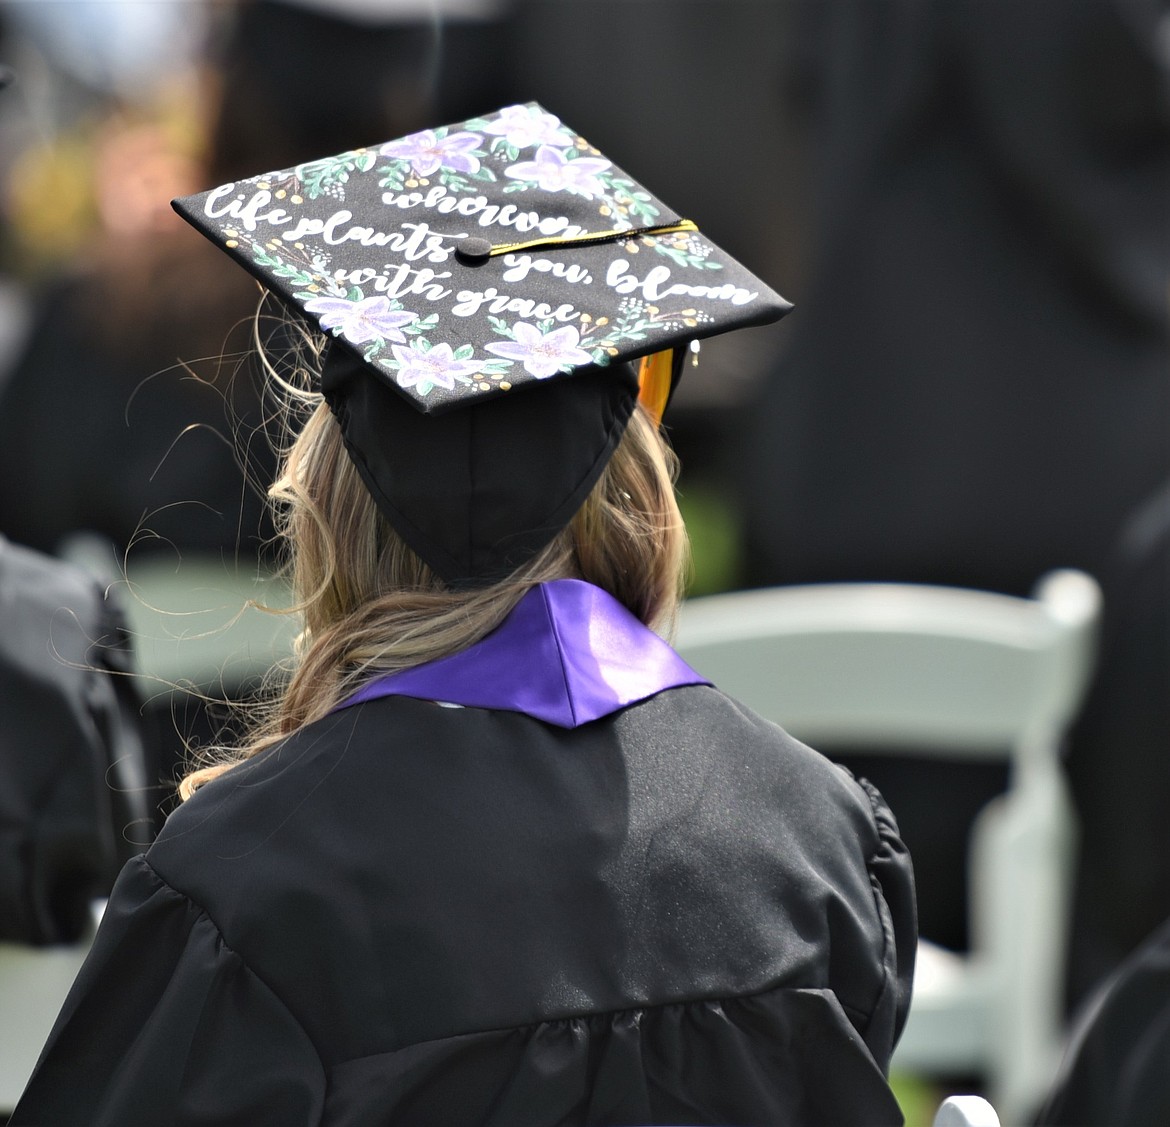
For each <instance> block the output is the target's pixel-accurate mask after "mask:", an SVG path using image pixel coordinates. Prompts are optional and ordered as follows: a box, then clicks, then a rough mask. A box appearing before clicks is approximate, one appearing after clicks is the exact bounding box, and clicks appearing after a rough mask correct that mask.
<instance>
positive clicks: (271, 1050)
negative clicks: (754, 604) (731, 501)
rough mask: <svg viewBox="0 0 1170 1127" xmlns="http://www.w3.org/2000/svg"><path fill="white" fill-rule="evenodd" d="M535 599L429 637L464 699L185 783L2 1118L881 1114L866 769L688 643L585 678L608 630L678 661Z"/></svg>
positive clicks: (889, 995) (885, 989)
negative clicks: (467, 627) (464, 633)
mask: <svg viewBox="0 0 1170 1127" xmlns="http://www.w3.org/2000/svg"><path fill="white" fill-rule="evenodd" d="M549 587H551V588H560V589H561V590H562V591H564V590H566V589H567V590H570V593H575V594H584V595H585V596H586V598H587V601H588V600H590V599H591V600H592V601H593V602H594V603H597V602H598V601H599V600H600V601H601V602H602V603H606V600H608V603H606V605H605V606H603V607H602V611H603V617H604V616H605V615H608V621H609V622H610V623H612V622H613V621H614V620H615V612H614V608H615V607H616V606H617V604H616V603H614V602H613V600H612V599H609V596H605V595H603V594H602V593H601V592H600V591H598V590H597V589H596V588H591V587H588V586H587V585H585V584H571V587H570V588H564V587H563V586H562V584H552V585H549ZM549 587H546V588H539V589H537V591H536V592H534V593H533V594H531V595H530V596H528V598H527V599H526V600H525V602H524V603H522V604H521V608H523V607H525V605H526V604H527V605H528V606H529V607H530V608H531V607H533V606H535V605H536V604H537V603H539V601H540V599H541V597H542V596H543V595H544V592H546V591H547V590H548V589H549ZM534 600H535V601H534ZM562 601H563V600H562ZM555 602H556V600H555V599H553V600H549V599H548V598H547V597H545V603H546V607H545V608H542V609H548V614H547V622H548V628H547V630H543V631H542V628H541V627H540V626H539V624H538V625H537V627H536V631H535V634H533V633H531V632H530V633H529V634H527V635H525V636H523V637H520V636H519V634H523V631H522V630H520V628H519V626H518V623H519V620H520V617H521V616H520V615H519V612H516V613H514V614H513V616H512V618H510V619H509V620H508V621H507V622H506V623H505V626H504V627H502V628H501V629H500V630H499V631H497V632H496V634H494V635H491V636H489V638H488V639H487V640H485V642H483V643H481V644H480V645H479V646H477V647H473V648H472V650H469V651H466V652H465V653H464V654H463V655H457V657H456V658H455V659H447V662H446V663H444V662H440V663H435V665H434V666H432V667H430V669H431V670H432V671H433V673H434V675H433V676H432V678H431V686H433V685H435V684H440V685H443V686H444V688H445V689H447V690H449V691H447V692H444V693H443V695H442V696H440V697H438V699H440V700H444V701H445V702H446V703H449V704H454V705H455V707H442V706H441V705H440V704H437V703H435V700H434V699H419V698H422V697H423V696H424V694H425V692H426V691H427V689H426V687H425V686H422V685H420V684H418V683H407V684H404V685H402V687H400V688H396V687H394V678H390V679H389V682H388V684H389V687H388V688H386V689H385V693H389V694H397V693H399V692H401V693H412V694H415V695H383V694H380V693H378V692H375V693H373V694H367V695H364V696H363V697H362V698H361V699H360V702H358V703H352V704H351V705H350V706H348V707H343V708H341V709H339V710H336V711H334V712H333V713H332V714H330V715H329V716H328V717H326V718H325V719H323V720H321V721H318V722H316V723H314V724H311V725H309V726H308V727H306V728H304V729H302V730H301V731H299V732H298V733H296V734H295V735H293V736H292V737H290V738H289V739H288V740H286V741H285V742H283V743H282V744H280V745H278V746H276V747H274V748H272V749H270V750H269V751H267V752H266V753H263V754H262V755H261V756H259V757H257V758H256V759H253V760H252V761H250V762H249V763H247V764H246V765H243V766H241V767H238V768H236V769H235V770H233V771H232V772H230V773H228V774H227V775H226V776H224V777H222V778H220V779H218V780H216V781H214V782H212V783H210V784H208V785H207V786H205V787H204V788H203V789H201V790H200V791H199V792H198V793H197V794H196V795H195V796H194V797H193V798H192V799H191V800H190V801H188V802H187V803H186V804H185V805H183V806H182V807H180V808H179V809H178V810H177V811H176V812H175V813H174V814H173V815H172V816H171V818H170V820H169V821H168V823H167V825H166V827H165V829H164V830H163V832H162V834H161V835H160V837H159V839H158V840H157V842H156V843H155V844H154V845H153V846H152V848H151V849H150V851H149V852H148V853H147V854H145V855H144V856H143V857H139V858H137V859H135V860H133V861H132V862H130V863H129V864H128V865H127V867H126V869H125V870H124V872H123V873H122V876H121V878H120V880H119V883H118V885H117V887H116V889H115V891H114V894H113V896H112V898H111V900H110V903H109V907H108V909H107V912H106V916H105V919H104V921H103V924H102V927H101V929H100V932H99V934H98V937H97V941H96V943H95V947H94V950H93V952H92V955H91V957H90V959H89V961H88V963H87V964H86V966H85V967H84V969H83V970H82V973H81V975H80V977H79V979H78V981H77V983H76V985H75V987H74V989H73V992H72V993H71V995H70V997H69V999H68V1001H67V1002H66V1005H65V1007H64V1009H63V1011H62V1014H61V1016H60V1017H59V1019H58V1022H57V1025H56V1027H55V1028H54V1031H53V1033H52V1035H51V1037H50V1040H49V1043H48V1045H47V1047H46V1050H45V1052H44V1053H43V1055H42V1058H41V1061H40V1063H39V1065H38V1067H37V1071H36V1073H35V1074H34V1077H33V1079H32V1081H31V1082H30V1085H29V1087H28V1089H27V1091H26V1092H25V1095H24V1097H23V1098H22V1101H21V1102H20V1104H19V1106H18V1108H17V1110H16V1112H15V1114H14V1116H13V1118H12V1120H11V1123H12V1125H13V1127H21V1125H33V1124H39V1125H48V1124H51V1125H53V1127H65V1125H68V1124H78V1125H80V1124H85V1125H87V1127H115V1125H116V1127H138V1125H141V1127H168V1125H180V1124H181V1125H183V1127H193V1125H195V1124H199V1125H210V1124H248V1125H252V1127H263V1125H268V1124H271V1125H273V1127H277V1125H279V1127H301V1125H308V1124H313V1125H317V1124H321V1125H326V1124H327V1125H329V1127H343V1125H344V1127H357V1125H361V1127H374V1125H379V1124H396V1125H397V1124H404V1125H405V1124H428V1125H437V1124H487V1125H499V1127H504V1125H507V1127H523V1125H526V1124H533V1125H536V1124H542V1125H543V1124H651V1123H673V1124H688V1123H724V1124H726V1123H735V1124H740V1125H742V1127H749V1125H751V1124H771V1123H786V1124H791V1123H835V1124H836V1123H858V1124H861V1123H864V1124H879V1123H900V1122H901V1114H900V1112H899V1110H898V1107H897V1104H896V1102H895V1101H894V1099H893V1096H892V1094H891V1093H890V1090H889V1088H888V1086H887V1084H886V1080H885V1076H884V1073H885V1070H886V1068H887V1066H888V1062H889V1058H890V1053H891V1050H892V1048H893V1045H894V1043H895V1040H896V1038H897V1035H898V1033H899V1032H900V1029H901V1026H902V1023H903V1021H904V1019H905V1014H906V1009H907V1006H908V1002H909V984H910V977H911V973H912V968H913V954H914V948H915V932H914V903H913V888H912V878H911V873H910V866H909V860H908V858H907V855H906V853H905V851H904V849H903V847H902V845H901V842H900V841H899V838H898V836H897V830H896V826H895V824H894V821H893V819H892V817H891V815H890V813H889V811H888V810H887V809H886V807H885V805H884V803H883V802H882V800H881V799H880V797H879V796H878V795H877V793H876V792H875V791H873V790H872V789H871V788H869V787H868V786H866V785H864V784H860V783H858V782H855V781H854V780H853V778H852V777H851V776H849V775H848V774H846V773H845V772H844V771H843V770H842V769H840V768H838V767H835V766H834V765H832V764H830V763H829V762H828V761H827V760H825V759H824V758H822V757H821V756H819V755H818V754H816V753H815V752H813V751H811V750H809V749H808V748H807V747H805V746H803V745H802V744H800V743H798V742H796V741H795V740H793V739H791V738H790V737H789V736H787V735H786V734H785V733H784V732H782V731H781V730H780V729H778V728H777V727H775V726H774V725H772V724H770V723H768V722H766V721H764V720H762V719H760V718H759V717H757V716H755V715H754V714H752V713H750V712H749V711H747V710H746V709H745V708H743V707H742V706H740V705H739V704H737V703H735V702H734V701H732V700H730V699H729V698H727V697H726V696H724V695H723V694H722V693H720V692H719V691H718V690H716V689H715V688H713V687H711V686H709V685H707V684H706V683H702V682H701V679H700V678H698V677H695V676H693V675H692V676H691V677H689V678H687V677H685V676H684V677H681V678H680V677H675V678H674V679H673V680H670V679H666V680H660V681H659V682H657V683H658V684H659V686H665V687H661V689H660V691H653V689H654V683H653V678H651V681H650V682H646V680H645V679H644V678H643V680H642V682H641V683H639V684H638V685H636V686H635V689H634V691H633V692H632V693H626V694H625V695H626V697H628V696H631V695H632V696H634V697H639V698H640V699H637V700H634V701H633V702H627V703H622V701H623V700H624V699H625V698H624V697H622V693H621V691H620V689H619V690H618V691H616V695H615V700H617V702H618V703H617V704H616V705H614V706H612V707H610V706H604V705H603V706H602V707H601V708H595V707H594V708H592V711H591V710H590V707H589V706H588V705H587V706H586V707H582V705H581V700H582V699H583V698H584V697H587V696H588V695H589V692H590V691H591V690H589V689H588V688H587V689H586V690H585V691H582V692H578V690H577V686H578V685H579V684H580V683H581V682H582V681H583V680H589V679H590V678H592V680H593V683H594V686H595V687H600V691H601V692H602V694H603V695H604V693H605V692H608V691H609V688H610V687H612V686H613V685H615V684H617V683H618V682H620V681H622V679H623V678H625V680H626V681H629V679H630V674H631V668H625V669H621V668H617V666H620V665H621V663H622V660H623V658H622V655H628V654H631V653H636V652H637V651H636V648H635V650H631V649H630V643H631V640H632V642H633V643H634V644H635V647H636V646H638V645H640V646H643V647H649V648H650V649H653V648H654V647H656V646H661V649H662V651H664V653H665V655H666V660H667V661H668V662H670V661H673V662H674V663H676V666H677V667H682V665H681V662H680V661H679V659H678V658H677V655H674V654H673V651H670V650H669V648H668V647H666V646H665V644H664V643H660V642H659V641H658V640H657V638H656V637H654V636H652V635H650V634H649V631H646V630H645V628H644V627H641V626H640V625H636V624H633V619H632V618H631V617H630V616H628V615H626V612H624V611H621V614H622V615H625V616H626V618H628V619H629V622H628V623H626V624H625V625H624V626H621V627H620V628H619V629H618V631H617V635H616V641H613V635H612V632H611V641H613V646H612V652H611V653H610V654H608V655H607V654H605V653H601V654H598V653H596V652H593V651H591V650H590V649H589V647H590V645H591V644H592V641H593V640H596V638H597V636H598V635H600V634H604V633H605V631H599V630H598V629H597V628H596V627H597V621H598V619H597V614H596V613H595V612H594V611H591V610H590V609H589V608H588V607H586V606H584V604H581V603H578V604H577V606H576V608H575V609H574V608H569V609H568V610H567V611H566V610H565V607H564V606H561V607H559V608H558V607H557V606H555V605H553V604H554V603H555ZM565 614H567V615H568V617H569V618H575V621H574V622H570V621H567V620H566V618H565ZM529 625H532V623H531V622H530V623H529ZM622 630H625V631H626V633H625V635H623V634H622ZM574 631H576V639H574V637H573V635H574ZM536 635H539V636H536ZM604 644H605V643H604V641H603V643H602V646H603V648H604ZM518 654H519V655H521V656H522V657H523V658H524V660H523V662H522V663H517V661H516V660H515V659H516V657H517V655H518ZM548 654H553V655H556V656H557V657H558V658H559V660H557V661H548V660H546V657H547V655H548ZM615 662H616V665H615ZM628 664H629V665H630V666H633V665H638V666H641V664H642V663H641V659H640V658H638V659H637V660H636V661H631V662H630V663H628ZM682 668H683V669H685V667H682ZM423 669H424V678H423V680H424V681H425V679H426V677H425V671H426V670H427V669H428V667H423ZM411 672H417V671H411ZM688 672H689V671H688ZM406 676H407V678H408V680H409V674H408V675H406ZM636 679H637V678H635V680H636ZM553 685H556V686H560V688H559V689H556V690H555V691H554V695H555V693H558V692H559V693H560V694H561V695H563V697H564V702H563V703H564V707H565V708H566V709H567V710H568V712H570V713H572V715H571V716H569V717H568V719H567V722H562V721H561V720H558V719H555V718H554V719H553V720H550V719H541V718H538V717H539V716H540V715H542V713H541V705H540V703H539V701H537V702H536V703H533V701H534V698H535V697H539V695H540V691H541V690H542V686H544V687H548V686H553ZM534 686H535V691H534ZM647 692H648V693H649V695H643V694H644V693H647ZM501 693H502V694H503V696H502V697H501V696H500V695H499V694H501ZM595 695H596V694H595ZM509 696H511V697H513V698H515V700H514V701H513V703H512V704H511V705H510V706H507V701H506V699H505V698H508V697H509ZM481 699H489V700H492V699H494V700H496V701H497V704H500V703H501V702H503V706H500V707H482V706H476V704H475V702H476V701H477V700H481ZM521 702H523V705H522V706H523V708H524V709H527V711H522V710H520V709H521ZM557 707H560V705H557ZM533 713H535V714H536V715H534V714H533ZM598 713H601V714H600V715H599V714H598Z"/></svg>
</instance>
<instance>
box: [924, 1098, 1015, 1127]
mask: <svg viewBox="0 0 1170 1127" xmlns="http://www.w3.org/2000/svg"><path fill="white" fill-rule="evenodd" d="M933 1127H999V1116H998V1115H997V1114H996V1112H995V1108H994V1107H992V1105H991V1104H990V1103H988V1102H987V1100H985V1099H984V1098H983V1097H982V1096H947V1098H946V1099H945V1100H943V1102H942V1103H941V1104H939V1106H938V1111H936V1112H935V1113H934V1124H933Z"/></svg>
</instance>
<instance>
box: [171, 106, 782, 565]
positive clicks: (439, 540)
mask: <svg viewBox="0 0 1170 1127" xmlns="http://www.w3.org/2000/svg"><path fill="white" fill-rule="evenodd" d="M663 143H665V141H664V142H663ZM680 144H681V142H680ZM701 158H702V154H701V153H695V154H694V155H693V158H692V159H695V160H698V159H701ZM174 207H175V209H176V210H177V211H178V212H179V214H180V215H182V216H183V218H185V219H186V220H188V222H190V223H191V224H193V225H194V226H195V227H196V228H198V229H199V230H200V231H201V232H203V233H204V234H205V235H207V237H208V238H210V239H212V240H213V241H214V242H216V243H217V244H219V245H221V246H223V247H224V248H225V249H226V250H227V251H228V253H229V254H231V255H232V256H233V257H235V258H236V259H237V260H238V261H239V262H240V263H241V264H242V265H243V266H244V267H245V268H246V269H247V270H249V271H251V272H252V273H253V274H254V275H255V276H256V277H257V278H258V279H260V281H261V282H263V283H264V285H265V286H267V287H268V288H269V289H270V290H272V291H273V292H274V293H276V294H277V295H278V296H279V297H280V298H281V299H282V300H283V301H284V302H285V303H286V304H287V305H288V306H289V307H291V308H292V309H294V310H296V311H298V312H299V313H301V314H303V315H304V316H306V317H307V318H308V319H309V320H310V321H311V322H312V323H314V324H315V325H317V326H319V327H320V328H321V329H322V330H325V331H326V332H328V333H331V334H332V336H333V338H334V339H333V341H332V342H331V344H330V348H329V352H328V355H327V357H326V360H325V365H324V371H323V375H322V388H321V390H322V392H323V393H324V395H325V397H326V399H327V400H328V401H329V403H330V406H331V407H332V408H333V411H334V413H335V414H336V416H337V418H338V420H339V421H340V423H341V426H342V429H343V432H344V434H345V439H346V445H347V448H348V449H349V452H350V455H351V457H352V458H353V460H354V463H355V464H356V465H357V467H358V469H359V470H360V472H361V473H362V476H363V479H364V480H365V482H366V484H367V485H368V486H369V488H370V490H371V492H372V493H373V495H374V497H375V499H376V500H377V502H378V504H379V507H380V508H381V509H382V510H383V512H384V513H385V514H386V516H387V517H388V519H389V520H390V521H391V523H392V524H393V525H394V527H395V528H396V529H397V531H398V532H399V533H400V535H401V536H402V537H403V539H404V540H405V541H406V542H407V543H408V544H409V545H410V546H411V547H412V548H413V549H414V550H415V551H416V552H417V553H418V554H419V555H420V556H421V557H422V558H423V559H424V560H425V561H426V562H427V563H428V564H429V565H430V566H431V567H432V568H434V570H435V571H437V572H438V574H439V575H441V576H442V577H443V578H444V579H446V580H447V581H448V582H451V583H453V584H464V585H470V584H481V583H486V582H491V581H494V580H496V579H499V578H502V577H503V576H505V575H507V574H508V573H509V572H510V571H511V570H513V569H514V568H515V567H516V566H518V565H519V564H520V563H522V562H524V560H526V559H527V558H530V557H531V556H532V555H533V554H535V552H537V551H539V550H540V548H541V547H543V546H544V545H545V544H547V543H548V542H549V541H550V540H551V539H552V538H553V537H554V536H555V535H556V533H557V532H558V531H559V529H560V528H562V527H563V526H564V525H565V524H566V523H567V522H568V520H569V519H570V518H571V517H572V515H573V513H574V512H575V511H576V510H577V508H578V507H579V506H580V505H581V503H582V502H583V501H584V499H585V497H586V496H587V495H588V493H589V490H590V489H591V488H592V487H593V485H594V483H595V482H596V481H597V478H598V476H599V475H600V473H601V471H602V469H603V468H604V466H605V463H606V462H607V461H608V459H609V456H610V454H612V452H613V449H614V447H615V446H616V444H617V442H618V440H619V439H620V437H621V434H622V432H623V431H624V429H625V425H626V423H627V421H628V419H629V416H630V414H631V412H632V410H633V407H634V403H635V401H636V399H637V397H638V393H639V372H638V366H637V365H634V364H631V363H630V362H631V361H635V360H639V359H640V358H642V357H646V356H649V355H651V354H657V353H662V352H665V351H668V350H672V349H673V350H675V358H676V359H675V362H674V363H673V365H668V366H667V371H668V372H670V373H671V374H672V377H673V378H677V375H678V370H679V368H680V366H681V365H680V363H679V359H680V358H681V355H682V353H683V351H684V348H685V346H686V345H687V343H688V342H690V341H692V340H696V339H700V338H702V337H707V336H714V335H716V334H718V333H723V332H726V331H728V330H730V329H737V328H741V327H744V326H747V325H758V324H765V323H767V322H770V321H775V320H777V319H778V318H779V317H782V316H783V315H784V314H785V313H786V312H787V311H788V310H789V308H791V307H790V305H789V303H788V302H787V301H785V300H784V299H783V298H782V297H780V296H779V295H778V294H776V293H774V292H773V291H772V290H771V289H769V288H768V287H767V286H766V285H764V283H763V282H761V281H760V280H759V279H758V278H757V277H755V276H754V275H753V274H751V273H750V272H749V271H748V270H746V269H745V268H744V267H743V266H741V265H740V264H739V263H738V262H736V261H735V260H734V259H732V258H731V257H730V256H729V255H727V254H725V253H724V252H723V251H721V250H720V249H719V248H718V247H716V246H715V245H714V244H713V243H711V242H710V241H709V240H707V239H706V238H704V237H703V235H702V234H701V233H700V232H699V231H698V230H697V229H696V227H695V225H694V223H692V222H690V221H689V220H687V219H684V218H683V217H681V216H679V215H678V214H677V213H676V212H674V211H672V210H671V209H670V208H668V207H667V206H666V205H665V204H664V203H662V202H661V201H660V200H659V199H657V198H656V197H655V196H653V195H651V194H650V192H648V191H646V189H645V188H643V187H642V186H641V185H640V184H638V183H637V182H636V181H635V180H633V179H631V178H630V177H629V176H627V175H626V174H625V173H624V172H623V171H622V170H621V169H619V168H618V167H617V166H616V165H614V164H613V163H612V162H611V161H609V160H607V159H606V158H605V157H604V156H602V154H601V153H600V152H599V151H598V150H597V149H595V148H593V147H592V146H591V145H590V144H589V143H588V142H587V141H586V140H585V139H584V138H582V137H581V136H580V135H579V134H577V133H576V132H575V131H574V130H573V129H572V128H570V127H569V126H567V125H565V124H564V123H563V122H562V121H560V120H559V119H558V118H557V117H555V116H554V115H552V114H550V113H548V112H547V111H545V110H544V109H543V108H541V107H540V106H538V105H536V104H535V103H529V104H527V105H516V106H507V107H505V108H504V109H502V110H499V111H498V112H496V113H493V114H489V115H486V116H484V117H479V118H473V119H471V120H469V121H465V122H463V123H461V124H459V125H451V126H446V127H441V128H437V129H433V130H431V129H428V130H424V131H423V132H421V133H414V134H411V135H410V136H408V137H403V138H401V139H399V140H395V141H389V142H386V143H385V144H381V145H374V146H371V147H369V148H364V149H357V150H354V151H352V152H346V153H342V154H340V155H338V156H334V157H327V158H324V159H322V160H313V161H307V162H305V163H304V164H300V165H297V166H296V167H295V168H289V169H284V170H281V171H278V172H271V173H266V174H264V175H261V176H255V177H252V178H251V179H249V180H242V181H239V182H237V183H234V184H225V185H223V186H221V187H219V188H216V189H214V190H213V191H210V192H204V193H201V194H200V195H196V196H188V197H186V198H183V199H179V200H175V201H174ZM668 392H669V388H667V389H666V392H665V393H661V394H660V395H659V399H660V404H659V405H660V406H661V401H663V400H664V399H665V397H666V394H668Z"/></svg>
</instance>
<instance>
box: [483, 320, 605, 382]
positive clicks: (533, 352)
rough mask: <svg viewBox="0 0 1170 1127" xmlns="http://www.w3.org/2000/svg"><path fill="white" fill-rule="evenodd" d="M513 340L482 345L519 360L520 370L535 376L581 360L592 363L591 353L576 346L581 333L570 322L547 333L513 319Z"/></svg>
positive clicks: (551, 373)
mask: <svg viewBox="0 0 1170 1127" xmlns="http://www.w3.org/2000/svg"><path fill="white" fill-rule="evenodd" d="M512 335H513V337H514V338H515V339H514V340H505V341H500V342H498V343H496V344H489V345H486V346H485V347H486V348H487V350H488V352H494V353H495V354H496V355H497V356H503V357H506V358H507V359H508V360H519V361H520V362H521V363H522V364H523V365H524V370H525V371H526V372H528V373H529V374H530V375H533V376H535V377H536V378H537V379H538V380H546V379H548V377H549V376H555V375H556V374H557V372H563V371H568V369H570V368H577V367H580V366H581V365H582V364H592V363H593V357H592V356H590V355H589V353H588V352H586V351H585V350H584V349H583V348H579V347H578V344H579V343H580V341H581V334H580V333H578V332H577V330H576V329H575V328H574V327H573V326H572V325H563V326H562V327H561V328H559V329H554V330H553V331H552V332H551V333H542V332H541V331H540V330H539V329H538V328H537V327H536V326H535V325H529V324H526V323H525V322H524V321H517V322H516V324H515V325H513V326H512Z"/></svg>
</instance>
